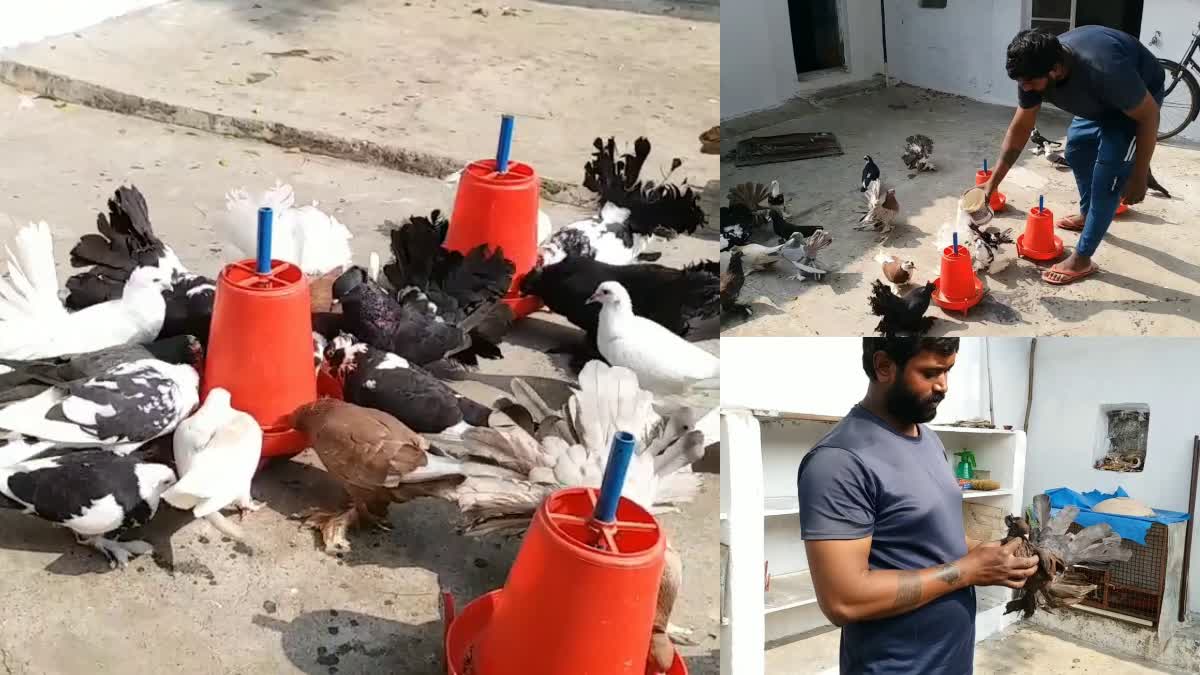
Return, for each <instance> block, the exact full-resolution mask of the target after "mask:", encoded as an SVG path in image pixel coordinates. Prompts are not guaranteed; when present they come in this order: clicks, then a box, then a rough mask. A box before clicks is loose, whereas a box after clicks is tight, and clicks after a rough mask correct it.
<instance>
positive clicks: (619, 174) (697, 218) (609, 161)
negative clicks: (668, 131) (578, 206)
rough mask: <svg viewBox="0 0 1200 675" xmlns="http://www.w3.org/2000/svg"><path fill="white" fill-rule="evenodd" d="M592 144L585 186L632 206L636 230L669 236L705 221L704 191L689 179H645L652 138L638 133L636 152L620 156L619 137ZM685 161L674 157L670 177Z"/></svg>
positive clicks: (631, 223)
mask: <svg viewBox="0 0 1200 675" xmlns="http://www.w3.org/2000/svg"><path fill="white" fill-rule="evenodd" d="M592 146H593V147H594V148H595V149H596V151H595V152H594V153H592V159H591V161H589V162H587V163H586V164H584V168H583V186H584V187H585V188H587V189H588V190H591V191H592V192H594V193H595V194H596V195H597V196H598V197H599V198H600V202H601V205H603V204H604V203H611V204H615V205H617V206H619V207H621V208H625V209H629V220H628V224H629V227H630V228H631V229H632V231H634V232H636V233H639V234H653V233H657V234H660V235H661V236H666V237H669V236H672V235H673V234H676V233H678V234H691V233H693V232H695V231H696V229H697V228H699V227H700V226H702V225H704V223H705V222H706V220H707V218H706V217H705V215H704V210H703V209H701V208H700V193H698V192H696V191H695V190H693V189H692V188H691V187H690V186H688V185H687V180H686V179H685V180H684V181H683V183H681V184H679V185H675V184H671V183H655V182H654V181H652V180H644V179H642V177H641V172H642V168H643V167H644V166H645V164H646V160H647V158H649V156H650V140H649V139H648V138H646V137H645V136H641V137H638V138H637V139H636V140H635V141H634V142H633V154H629V153H623V154H621V155H620V156H618V154H617V145H616V139H615V138H612V137H610V138H609V139H608V141H607V142H606V141H604V140H602V139H600V138H596V139H595V140H594V141H592ZM682 165H683V162H682V161H681V160H680V159H679V158H675V159H673V160H671V169H670V170H669V171H668V172H667V177H670V174H671V173H674V171H675V170H676V169H678V168H679V167H680V166H682ZM664 180H666V178H664Z"/></svg>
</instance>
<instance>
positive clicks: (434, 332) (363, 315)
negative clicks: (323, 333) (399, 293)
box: [333, 266, 474, 366]
mask: <svg viewBox="0 0 1200 675" xmlns="http://www.w3.org/2000/svg"><path fill="white" fill-rule="evenodd" d="M422 297H423V293H421V292H419V291H417V292H414V293H410V294H408V295H406V296H405V302H404V303H401V302H400V301H398V300H396V299H395V298H393V297H391V295H389V294H388V293H387V291H385V290H384V289H383V288H382V287H381V286H379V285H378V284H376V283H374V282H373V281H371V280H370V279H369V278H368V277H367V271H366V270H365V269H363V268H361V267H358V266H354V267H351V268H350V269H348V270H346V271H345V272H343V273H342V275H341V276H340V277H338V279H337V281H335V282H334V283H333V298H334V300H336V301H337V302H338V303H339V304H341V306H342V315H343V317H344V319H343V323H344V325H345V328H346V330H347V331H349V332H351V333H353V334H354V335H356V336H358V337H359V339H361V340H363V341H364V342H366V343H367V344H369V345H371V346H372V347H375V348H376V349H382V350H384V351H389V352H393V353H395V354H398V355H400V356H402V357H404V358H405V359H407V360H408V361H412V362H413V363H415V364H417V365H420V366H427V365H429V364H431V363H435V362H440V361H443V360H445V359H448V358H451V357H455V356H456V355H458V354H459V353H461V352H464V351H466V350H467V349H469V348H470V347H471V337H470V335H469V334H468V333H469V332H470V330H471V327H472V326H473V323H474V322H473V320H472V318H471V317H468V319H467V320H466V321H464V322H463V324H462V325H455V324H452V323H447V322H445V321H440V320H439V317H438V316H437V315H436V313H434V312H432V311H429V308H428V305H429V303H428V300H426V301H425V302H424V303H422V302H421V299H422ZM419 305H423V306H419Z"/></svg>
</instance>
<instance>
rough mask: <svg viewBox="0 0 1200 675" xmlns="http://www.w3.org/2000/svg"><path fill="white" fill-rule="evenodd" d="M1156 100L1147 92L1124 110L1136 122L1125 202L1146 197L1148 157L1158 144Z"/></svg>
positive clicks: (1135, 201)
mask: <svg viewBox="0 0 1200 675" xmlns="http://www.w3.org/2000/svg"><path fill="white" fill-rule="evenodd" d="M1158 113H1159V109H1158V102H1156V101H1155V100H1154V97H1153V96H1151V95H1150V94H1149V93H1147V94H1146V96H1145V97H1144V98H1143V99H1142V102H1141V103H1139V104H1137V106H1136V107H1134V108H1132V109H1131V110H1126V111H1125V114H1126V115H1129V116H1130V117H1131V118H1133V120H1134V121H1135V122H1137V153H1136V154H1135V155H1134V157H1133V172H1132V173H1130V175H1129V183H1128V185H1127V187H1126V190H1125V203H1127V204H1137V203H1138V202H1140V201H1142V200H1143V199H1144V198H1145V197H1146V182H1147V180H1148V178H1149V176H1150V158H1151V157H1153V156H1154V147H1155V146H1156V145H1157V144H1158Z"/></svg>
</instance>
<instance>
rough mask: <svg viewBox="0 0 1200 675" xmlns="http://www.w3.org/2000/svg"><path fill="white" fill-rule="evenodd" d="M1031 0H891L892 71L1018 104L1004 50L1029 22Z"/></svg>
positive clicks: (913, 79)
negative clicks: (926, 0) (921, 0)
mask: <svg viewBox="0 0 1200 675" xmlns="http://www.w3.org/2000/svg"><path fill="white" fill-rule="evenodd" d="M1028 2H1029V0H1023V1H1018V0H951V2H949V3H947V6H946V8H945V9H922V8H921V7H919V6H918V3H917V2H916V0H886V3H887V4H886V15H887V57H888V74H889V75H890V76H891V77H894V78H897V79H899V80H901V81H903V82H906V83H908V84H913V85H916V86H918V87H926V88H928V89H935V90H937V91H944V92H948V93H951V94H959V95H961V96H966V97H969V98H973V99H976V100H980V101H985V102H987V103H997V104H1002V105H1016V102H1017V93H1016V92H1017V88H1016V84H1014V83H1013V81H1012V80H1010V79H1008V74H1007V73H1006V72H1005V70H1004V54H1005V50H1006V49H1007V48H1008V43H1009V42H1011V41H1012V39H1013V36H1015V35H1016V34H1017V32H1019V31H1020V30H1021V29H1022V28H1024V27H1025V26H1026V24H1027V17H1028V14H1026V12H1027V9H1026V5H1027V4H1028ZM870 4H874V3H870Z"/></svg>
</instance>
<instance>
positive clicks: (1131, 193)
mask: <svg viewBox="0 0 1200 675" xmlns="http://www.w3.org/2000/svg"><path fill="white" fill-rule="evenodd" d="M1149 180H1150V175H1149V173H1142V172H1140V171H1134V172H1133V173H1132V174H1130V176H1129V180H1128V181H1126V182H1125V193H1124V195H1122V199H1124V200H1125V203H1126V204H1140V203H1141V202H1142V201H1143V200H1145V199H1146V183H1147V182H1148V181H1149Z"/></svg>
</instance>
